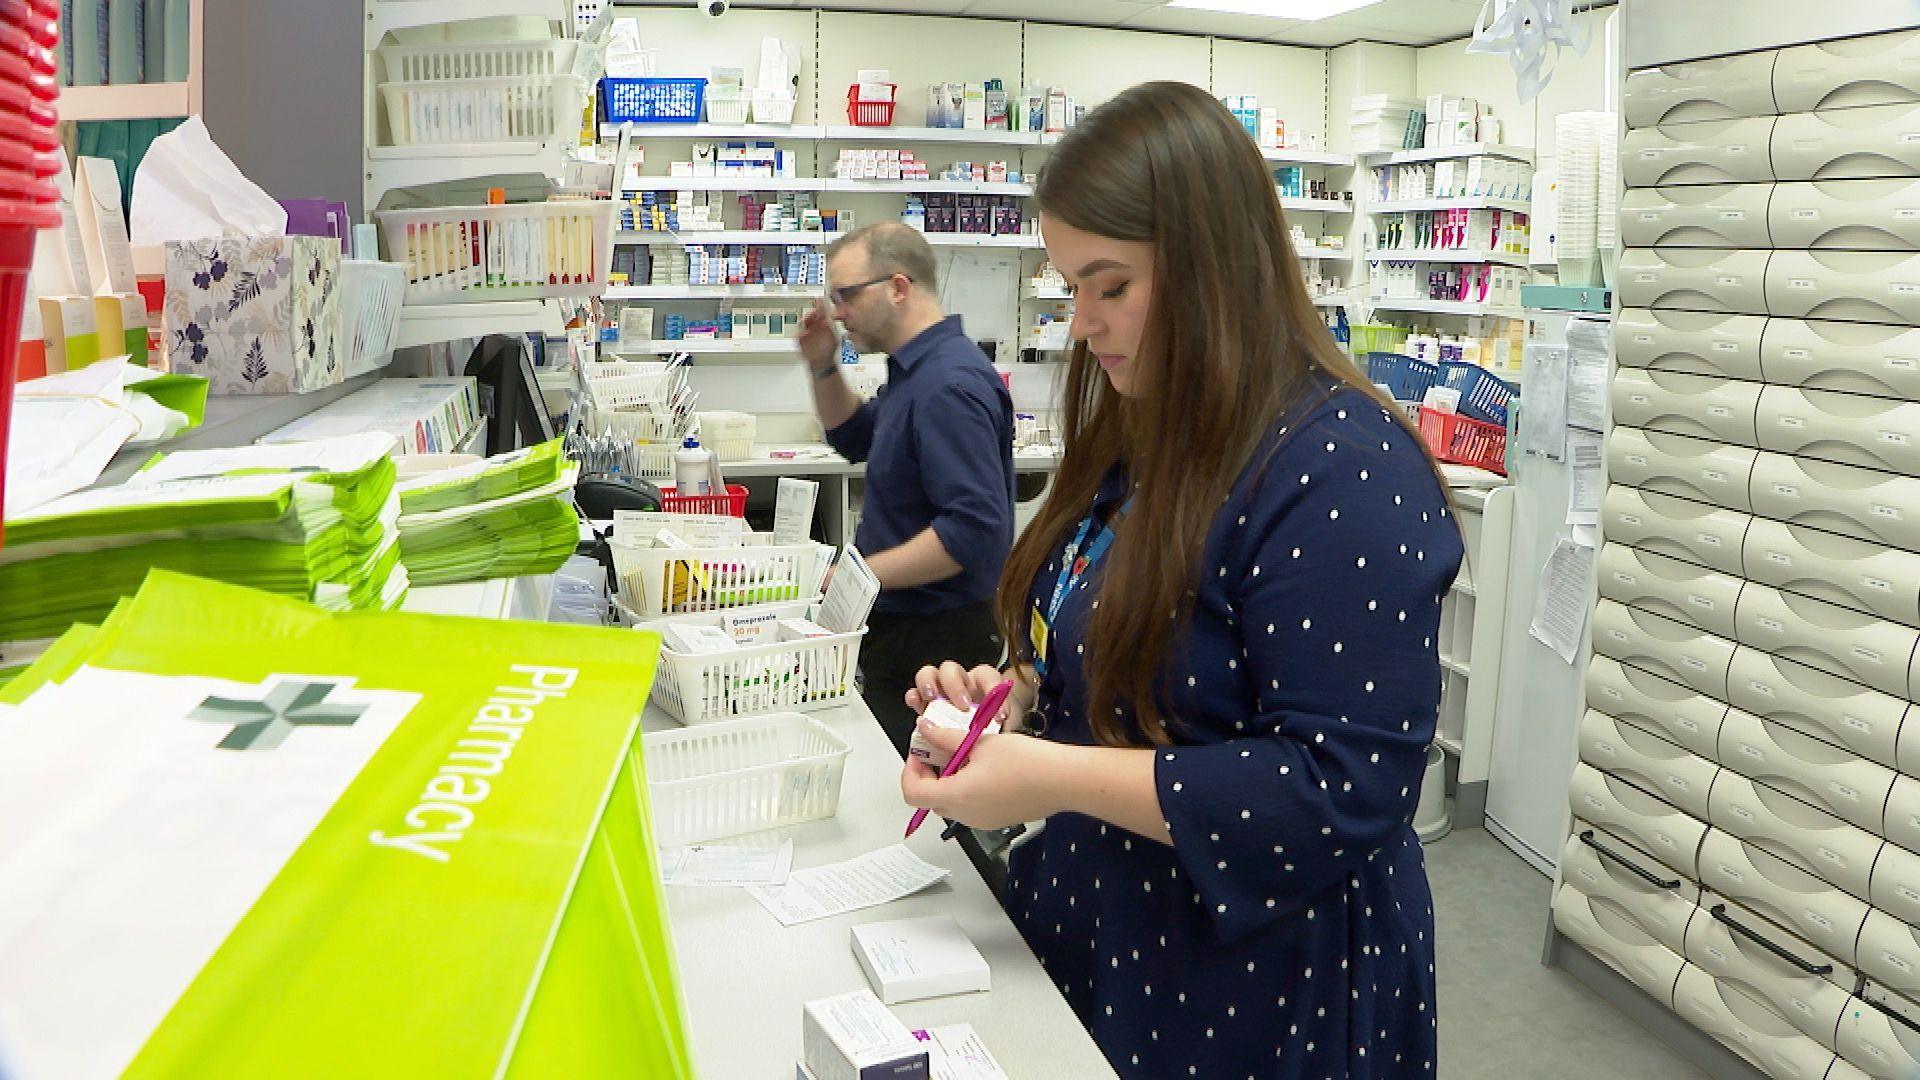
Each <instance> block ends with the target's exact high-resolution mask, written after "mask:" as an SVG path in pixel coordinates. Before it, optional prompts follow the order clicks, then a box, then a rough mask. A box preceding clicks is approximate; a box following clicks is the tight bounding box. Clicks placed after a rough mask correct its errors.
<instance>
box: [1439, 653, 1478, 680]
mask: <svg viewBox="0 0 1920 1080" xmlns="http://www.w3.org/2000/svg"><path fill="white" fill-rule="evenodd" d="M1440 666H1441V667H1443V668H1446V669H1447V670H1448V671H1451V672H1453V673H1454V674H1455V675H1458V676H1460V677H1461V678H1471V677H1472V676H1473V672H1472V671H1471V670H1470V669H1469V668H1468V667H1467V665H1466V664H1463V663H1461V662H1460V661H1458V660H1455V659H1454V658H1453V657H1451V656H1445V655H1443V656H1441V657H1440Z"/></svg>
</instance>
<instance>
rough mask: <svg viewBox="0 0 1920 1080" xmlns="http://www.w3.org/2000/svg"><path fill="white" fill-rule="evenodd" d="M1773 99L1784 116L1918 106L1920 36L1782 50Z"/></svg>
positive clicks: (1878, 37)
mask: <svg viewBox="0 0 1920 1080" xmlns="http://www.w3.org/2000/svg"><path fill="white" fill-rule="evenodd" d="M1773 98H1774V102H1775V104H1777V105H1778V106H1779V107H1780V111H1781V112H1812V111H1813V110H1815V109H1850V108H1854V107H1856V106H1860V105H1882V104H1886V103H1888V102H1896V101H1920V34H1917V33H1915V32H1914V31H1911V30H1903V31H1899V32H1896V33H1891V34H1870V35H1868V36H1866V37H1856V38H1847V39H1846V40H1843V41H1827V42H1821V43H1819V44H1817V45H1794V46H1791V47H1789V48H1785V49H1781V50H1780V58H1779V60H1778V62H1777V63H1775V65H1774V68H1773Z"/></svg>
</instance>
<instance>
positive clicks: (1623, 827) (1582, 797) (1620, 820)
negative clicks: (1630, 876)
mask: <svg viewBox="0 0 1920 1080" xmlns="http://www.w3.org/2000/svg"><path fill="white" fill-rule="evenodd" d="M1571 794H1572V800H1573V816H1574V817H1576V818H1578V819H1580V820H1582V821H1586V822H1588V823H1589V824H1591V825H1593V826H1595V827H1596V828H1598V829H1599V830H1600V831H1601V832H1602V833H1604V834H1606V835H1609V836H1612V837H1614V838H1615V839H1617V840H1620V841H1624V842H1626V843H1627V844H1628V845H1629V846H1631V847H1634V848H1638V849H1639V850H1640V851H1642V852H1644V853H1645V854H1647V855H1651V856H1652V857H1654V858H1656V859H1658V860H1660V861H1661V862H1662V863H1664V864H1665V865H1666V866H1667V867H1668V868H1669V869H1671V870H1676V871H1678V872H1679V874H1680V876H1681V877H1683V878H1687V879H1689V880H1699V877H1700V875H1699V873H1698V866H1699V862H1698V855H1699V852H1700V841H1701V838H1702V837H1704V836H1706V834H1707V826H1706V823H1705V822H1703V821H1701V820H1700V819H1699V818H1696V817H1694V816H1692V815H1691V814H1687V813H1684V812H1682V811H1681V810H1680V809H1679V808H1677V807H1675V806H1674V805H1673V804H1671V803H1669V802H1667V801H1665V800H1663V799H1659V798H1656V797H1654V796H1653V795H1650V794H1648V793H1647V792H1645V791H1642V790H1641V789H1639V788H1637V787H1635V786H1633V784H1631V783H1629V782H1628V781H1626V780H1622V779H1620V778H1619V777H1615V776H1608V775H1607V774H1606V773H1603V772H1601V771H1600V770H1599V769H1596V768H1594V767H1593V766H1591V765H1588V764H1586V763H1585V762H1582V763H1580V764H1578V765H1575V766H1574V767H1573V781H1572V788H1571Z"/></svg>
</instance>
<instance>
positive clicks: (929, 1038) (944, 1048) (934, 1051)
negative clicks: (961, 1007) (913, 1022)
mask: <svg viewBox="0 0 1920 1080" xmlns="http://www.w3.org/2000/svg"><path fill="white" fill-rule="evenodd" d="M913 1037H914V1038H915V1039H916V1040H918V1041H919V1042H921V1043H922V1044H924V1045H925V1046H926V1047H927V1065H928V1067H929V1071H930V1074H931V1076H932V1078H933V1080H1007V1074H1006V1073H1005V1072H1004V1071H1002V1070H1001V1068H1000V1063H999V1062H997V1061H995V1060H993V1055H992V1054H990V1053H988V1052H987V1044H986V1043H983V1042H981V1041H980V1033H979V1032H977V1031H974V1030H973V1025H972V1024H949V1025H947V1026H945V1027H937V1028H928V1029H927V1030H925V1031H916V1032H914V1033H913Z"/></svg>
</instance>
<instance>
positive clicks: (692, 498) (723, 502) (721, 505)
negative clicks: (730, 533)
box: [660, 484, 747, 518]
mask: <svg viewBox="0 0 1920 1080" xmlns="http://www.w3.org/2000/svg"><path fill="white" fill-rule="evenodd" d="M675 490H676V489H674V488H671V487H663V488H661V489H660V509H662V510H665V511H666V512H667V513H669V514H725V515H726V516H728V517H737V518H743V517H746V516H747V489H746V485H744V484H728V485H727V492H726V494H724V495H676V494H674V491H675Z"/></svg>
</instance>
